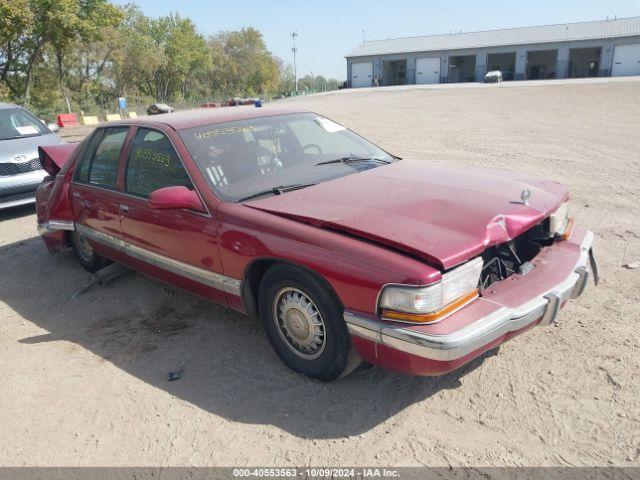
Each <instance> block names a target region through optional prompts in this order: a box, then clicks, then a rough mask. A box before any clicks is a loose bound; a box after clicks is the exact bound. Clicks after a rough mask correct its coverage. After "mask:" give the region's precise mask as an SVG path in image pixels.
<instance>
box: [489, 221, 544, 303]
mask: <svg viewBox="0 0 640 480" xmlns="http://www.w3.org/2000/svg"><path fill="white" fill-rule="evenodd" d="M553 242H554V236H553V235H551V234H550V233H549V220H548V219H545V220H543V221H542V222H540V223H539V224H538V225H536V226H534V227H533V228H531V229H529V230H527V231H526V232H524V233H523V234H521V235H519V236H517V237H516V238H514V239H513V240H511V241H510V242H507V243H503V244H500V245H496V246H495V247H490V248H488V249H486V250H485V251H484V253H483V254H482V259H483V260H484V266H483V267H482V274H481V275H480V284H479V285H478V287H479V289H480V292H482V291H483V290H485V289H486V288H487V287H489V286H490V285H491V284H493V283H495V282H500V281H502V280H504V279H505V278H507V277H510V276H511V275H513V274H514V273H516V272H517V273H521V274H524V275H526V273H528V271H529V270H530V269H532V268H533V265H532V264H531V263H530V262H531V260H533V259H534V258H535V257H536V256H537V255H538V254H539V253H540V250H542V248H543V247H546V246H549V245H551V244H553Z"/></svg>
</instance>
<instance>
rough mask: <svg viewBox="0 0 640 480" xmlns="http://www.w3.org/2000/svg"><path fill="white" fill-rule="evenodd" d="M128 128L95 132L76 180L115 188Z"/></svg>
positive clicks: (79, 167)
mask: <svg viewBox="0 0 640 480" xmlns="http://www.w3.org/2000/svg"><path fill="white" fill-rule="evenodd" d="M128 130H129V127H112V128H105V129H104V130H103V131H101V132H97V133H96V134H95V135H94V136H93V138H92V139H91V142H90V143H89V146H88V147H87V150H86V152H85V154H84V156H83V158H82V161H81V163H80V165H78V170H77V173H76V180H77V181H79V182H82V183H88V184H90V185H96V186H99V187H104V188H115V187H116V178H117V176H118V160H119V158H120V150H122V145H123V144H124V140H125V138H126V136H127V131H128Z"/></svg>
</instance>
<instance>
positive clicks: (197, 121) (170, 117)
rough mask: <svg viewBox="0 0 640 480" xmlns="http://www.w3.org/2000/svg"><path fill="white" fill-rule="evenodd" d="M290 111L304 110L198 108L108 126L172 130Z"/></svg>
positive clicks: (249, 106) (248, 106)
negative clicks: (143, 126)
mask: <svg viewBox="0 0 640 480" xmlns="http://www.w3.org/2000/svg"><path fill="white" fill-rule="evenodd" d="M290 113H305V112H304V111H300V110H293V109H290V108H280V107H273V108H272V107H268V108H256V107H255V106H253V105H247V106H240V107H217V108H198V109H195V110H183V111H179V112H173V113H163V114H160V115H145V116H140V117H138V118H130V119H127V120H121V121H116V122H109V124H108V126H111V125H118V124H126V125H154V124H155V125H157V124H158V123H164V124H165V125H168V126H170V127H171V128H173V129H174V130H184V129H186V128H193V127H201V126H204V125H212V124H215V123H224V122H233V121H236V120H249V119H251V118H261V117H272V116H275V115H287V114H290Z"/></svg>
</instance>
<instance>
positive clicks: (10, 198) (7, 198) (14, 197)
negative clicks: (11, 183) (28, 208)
mask: <svg viewBox="0 0 640 480" xmlns="http://www.w3.org/2000/svg"><path fill="white" fill-rule="evenodd" d="M35 196H36V191H35V190H32V191H29V192H20V193H12V194H10V195H4V196H0V204H3V203H9V202H17V201H18V200H25V199H27V198H35Z"/></svg>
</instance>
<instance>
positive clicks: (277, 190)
mask: <svg viewBox="0 0 640 480" xmlns="http://www.w3.org/2000/svg"><path fill="white" fill-rule="evenodd" d="M317 184H318V183H317V182H316V183H294V184H292V185H280V186H277V187H271V188H269V189H267V190H262V191H261V192H257V193H252V194H251V195H248V196H246V197H242V198H241V199H239V200H238V202H244V201H245V200H251V199H252V198H258V197H262V196H264V195H269V194H270V193H271V194H273V195H282V194H283V193H286V192H291V191H292V190H300V189H301V188H306V187H312V186H314V185H317Z"/></svg>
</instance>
